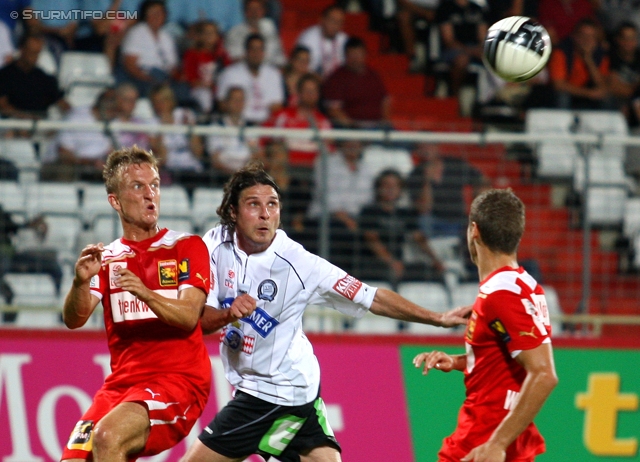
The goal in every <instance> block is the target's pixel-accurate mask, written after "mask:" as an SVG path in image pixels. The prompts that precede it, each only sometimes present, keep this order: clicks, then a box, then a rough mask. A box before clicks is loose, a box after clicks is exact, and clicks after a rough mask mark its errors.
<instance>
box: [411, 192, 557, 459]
mask: <svg viewBox="0 0 640 462" xmlns="http://www.w3.org/2000/svg"><path fill="white" fill-rule="evenodd" d="M524 222H525V219H524V204H523V203H522V201H521V200H520V199H519V198H518V197H516V195H515V194H514V193H513V192H512V191H511V190H510V189H506V190H505V189H492V190H489V191H486V192H484V193H482V194H481V195H479V196H478V197H477V198H476V199H475V200H474V201H473V203H472V205H471V212H470V214H469V226H468V228H467V242H468V245H469V252H470V254H471V259H472V261H473V262H474V263H475V264H476V265H477V267H478V273H479V276H480V281H481V282H480V292H479V294H478V297H477V298H476V301H475V303H474V305H473V311H472V313H471V318H470V319H469V323H468V325H467V331H466V335H465V346H466V354H463V355H448V354H446V353H443V352H441V351H431V352H426V353H421V354H419V355H417V356H416V357H415V359H414V361H413V362H414V364H415V366H416V367H421V366H422V367H423V373H424V374H426V373H427V372H428V371H429V370H430V369H433V368H435V369H439V370H441V371H444V372H449V371H452V370H454V369H455V370H459V371H464V377H465V378H464V381H465V387H466V389H467V393H466V399H465V401H464V404H463V405H462V409H461V410H460V414H459V417H458V425H457V428H456V430H455V432H454V433H453V435H451V436H449V437H448V438H445V440H444V443H443V446H442V448H441V450H440V452H439V454H438V460H439V461H441V462H443V461H447V462H448V461H463V462H471V461H473V462H502V461H513V462H516V461H517V462H531V461H533V460H534V458H535V456H536V455H538V454H541V453H542V452H544V450H545V444H544V439H543V438H542V436H541V435H540V433H539V432H538V429H537V428H536V426H535V425H534V424H533V418H534V417H535V416H536V414H537V413H538V412H539V411H540V409H541V408H542V405H543V404H544V402H545V400H546V399H547V397H548V396H549V394H550V393H551V391H552V390H553V388H554V387H555V386H556V384H557V383H558V378H557V376H556V371H555V366H554V362H553V351H552V348H551V337H550V336H551V327H550V324H549V313H548V310H547V304H546V301H545V297H544V290H543V289H542V287H541V286H540V285H539V284H538V283H537V282H536V281H535V279H533V278H532V277H531V276H530V275H529V274H528V273H527V272H526V271H524V269H523V268H522V267H520V266H519V265H518V263H517V260H516V252H517V249H518V244H519V243H520V239H521V237H522V234H523V232H524ZM423 364H424V366H423Z"/></svg>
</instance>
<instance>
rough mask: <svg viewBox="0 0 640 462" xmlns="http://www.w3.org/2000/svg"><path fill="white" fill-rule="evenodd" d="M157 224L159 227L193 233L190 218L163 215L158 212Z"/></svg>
mask: <svg viewBox="0 0 640 462" xmlns="http://www.w3.org/2000/svg"><path fill="white" fill-rule="evenodd" d="M158 225H159V226H160V228H169V229H171V230H173V231H179V232H186V233H193V224H192V223H191V218H173V217H163V216H162V214H160V219H159V220H158Z"/></svg>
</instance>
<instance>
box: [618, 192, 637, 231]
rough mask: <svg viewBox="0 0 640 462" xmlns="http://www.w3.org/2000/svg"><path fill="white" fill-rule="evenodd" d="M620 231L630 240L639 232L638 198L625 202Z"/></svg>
mask: <svg viewBox="0 0 640 462" xmlns="http://www.w3.org/2000/svg"><path fill="white" fill-rule="evenodd" d="M622 231H623V232H624V235H625V236H627V237H630V238H631V237H633V236H635V235H636V233H638V232H639V231H640V197H633V198H628V199H627V200H626V201H625V204H624V217H623V222H622Z"/></svg>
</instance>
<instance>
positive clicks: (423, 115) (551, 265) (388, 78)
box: [281, 0, 640, 336]
mask: <svg viewBox="0 0 640 462" xmlns="http://www.w3.org/2000/svg"><path fill="white" fill-rule="evenodd" d="M281 1H282V6H283V15H282V22H281V37H282V42H283V46H284V48H285V51H286V52H287V53H288V52H289V51H290V50H291V49H292V48H293V46H294V45H295V40H296V38H297V37H298V35H299V34H300V32H301V31H302V30H303V29H305V28H307V27H309V26H311V25H314V24H316V23H317V22H318V20H319V18H320V14H321V12H322V10H323V9H324V8H325V7H327V6H329V5H331V4H333V3H334V0H304V1H300V0H281ZM368 25H369V18H368V17H367V15H366V14H365V13H349V14H347V17H346V23H345V31H346V32H347V33H348V34H350V35H356V36H359V37H360V38H362V39H363V40H364V41H365V42H366V44H367V48H368V51H369V64H370V65H371V66H372V67H373V68H374V69H376V70H377V71H378V72H380V74H381V75H382V76H383V79H384V81H385V83H386V85H387V90H388V91H389V93H390V94H391V97H392V108H393V111H392V118H393V122H394V125H395V127H396V128H398V129H405V130H430V131H457V132H460V131H471V130H472V128H473V122H472V120H471V119H469V118H464V117H461V116H460V115H459V107H458V102H457V100H456V99H455V98H444V99H440V98H433V97H427V96H426V92H425V89H426V88H427V87H428V86H429V84H430V83H431V82H429V81H428V80H427V78H426V77H425V76H424V75H420V74H410V73H409V72H408V67H409V61H408V59H407V57H406V56H404V55H401V54H391V53H384V52H383V50H381V44H382V43H383V39H382V37H381V36H380V34H377V33H375V32H371V31H369V30H368ZM440 150H441V152H442V153H443V154H445V155H461V156H464V158H465V159H467V160H468V161H469V162H471V163H472V164H473V165H475V166H476V167H477V168H478V169H480V170H481V171H482V172H483V173H484V174H485V175H486V176H488V177H489V178H491V180H492V183H493V185H494V186H498V187H506V186H510V187H512V188H513V189H514V191H515V192H516V194H518V195H519V196H520V197H521V198H522V199H523V201H524V202H525V204H526V205H527V231H526V233H525V236H524V239H523V241H522V243H521V246H520V253H519V259H520V260H524V259H535V260H536V261H537V262H538V264H539V266H540V270H541V272H542V275H543V282H544V283H545V284H548V285H550V286H553V287H554V288H555V289H556V291H557V293H558V296H559V298H560V304H561V307H562V309H563V311H564V312H565V313H567V314H571V313H575V312H576V311H577V310H578V307H579V306H580V302H581V299H582V259H583V233H582V230H581V229H575V228H572V227H571V226H570V222H571V220H570V214H569V210H568V209H567V208H565V207H554V206H553V204H552V200H551V197H552V186H551V185H550V184H544V183H538V182H530V181H521V175H520V165H519V164H518V163H517V162H516V161H514V160H511V159H509V158H507V156H506V152H505V149H504V147H503V146H500V145H487V146H470V145H451V146H447V145H441V146H440ZM599 234H600V232H599V231H597V230H594V231H593V232H592V234H591V242H590V249H591V262H592V264H591V279H592V288H591V296H590V299H589V312H590V313H593V314H637V313H638V302H637V300H638V298H640V278H639V277H638V276H628V275H620V274H618V255H617V254H616V253H615V252H613V251H608V250H603V249H602V248H601V245H600V242H599V241H600V240H599ZM604 332H605V334H611V335H616V336H622V335H638V334H640V328H638V327H629V328H625V327H620V326H615V327H612V328H606V327H605V329H604Z"/></svg>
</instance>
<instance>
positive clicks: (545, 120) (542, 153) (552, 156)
mask: <svg viewBox="0 0 640 462" xmlns="http://www.w3.org/2000/svg"><path fill="white" fill-rule="evenodd" d="M575 122H576V116H575V113H574V112H572V111H569V110H563V109H530V110H529V111H527V115H526V121H525V127H526V128H525V129H526V132H527V133H529V134H535V135H539V138H540V142H539V143H538V144H537V146H536V150H535V152H536V156H537V158H538V174H539V175H540V176H543V177H549V178H567V179H568V178H571V177H573V172H574V170H575V160H576V158H577V157H578V148H577V147H576V145H575V144H574V143H572V142H569V141H559V140H547V141H544V136H545V135H554V134H567V135H568V134H570V133H571V131H572V129H573V127H574V126H575Z"/></svg>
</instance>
